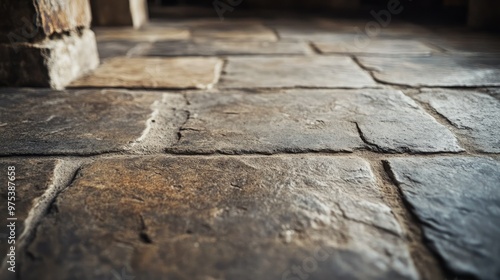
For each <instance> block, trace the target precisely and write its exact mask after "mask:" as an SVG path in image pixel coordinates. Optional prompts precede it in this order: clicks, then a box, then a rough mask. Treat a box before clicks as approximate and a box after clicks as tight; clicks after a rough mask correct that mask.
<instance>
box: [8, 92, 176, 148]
mask: <svg viewBox="0 0 500 280" xmlns="http://www.w3.org/2000/svg"><path fill="white" fill-rule="evenodd" d="M162 98H164V99H165V98H166V99H167V100H168V101H170V102H168V103H167V104H169V105H170V106H171V107H170V108H168V107H166V108H164V110H165V111H166V112H169V111H172V110H173V108H176V107H179V106H181V105H183V104H184V100H183V98H182V96H178V95H167V96H166V97H165V95H162V94H157V93H139V92H134V93H133V92H128V91H123V90H121V91H118V90H114V91H113V90H107V91H106V90H71V91H61V92H56V91H50V90H31V89H3V90H1V91H0V113H1V115H2V119H1V120H0V155H51V154H67V155H71V154H78V155H88V154H98V153H104V152H117V151H123V150H126V149H128V147H129V146H130V145H131V144H133V143H134V141H136V140H138V139H141V137H142V135H143V133H144V132H145V131H146V132H147V131H148V129H147V128H148V125H147V121H148V119H149V118H150V117H151V114H152V113H153V112H152V110H153V109H151V106H152V105H153V104H154V103H155V102H158V101H159V100H161V99H162ZM164 137H173V139H175V138H176V137H175V132H174V133H172V135H169V134H165V135H164ZM173 139H172V140H173Z"/></svg>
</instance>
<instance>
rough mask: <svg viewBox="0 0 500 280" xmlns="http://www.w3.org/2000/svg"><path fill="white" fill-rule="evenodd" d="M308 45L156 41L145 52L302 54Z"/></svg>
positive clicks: (176, 54)
mask: <svg viewBox="0 0 500 280" xmlns="http://www.w3.org/2000/svg"><path fill="white" fill-rule="evenodd" d="M307 51H308V50H307V45H306V44H302V43H297V42H262V41H247V42H242V41H191V42H181V41H178V42H168V41H167V42H156V43H154V44H153V45H152V47H151V48H150V49H149V50H147V51H146V52H145V55H150V56H183V55H194V56H196V55H202V56H211V55H252V54H260V55H263V54H269V55H272V54H274V55H279V54H283V55H294V54H296V55H301V54H305V53H306V52H307Z"/></svg>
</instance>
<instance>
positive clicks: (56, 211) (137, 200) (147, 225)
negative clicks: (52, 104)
mask: <svg viewBox="0 0 500 280" xmlns="http://www.w3.org/2000/svg"><path fill="white" fill-rule="evenodd" d="M229 170H230V172H228V171H229ZM89 221H92V222H91V225H90V224H89ZM28 253H29V254H30V256H31V257H29V258H25V259H24V261H25V264H26V265H24V266H22V267H21V269H22V272H21V273H22V276H23V279H40V275H43V276H44V277H45V279H67V278H76V279H108V278H112V276H113V275H114V274H118V275H120V272H125V274H126V275H131V276H133V277H137V278H138V279H139V278H140V279H242V280H245V279H263V280H267V279H294V278H293V277H295V278H297V275H296V274H294V273H293V272H292V271H291V270H292V269H293V267H294V266H298V267H299V269H300V270H301V272H299V273H305V274H306V275H307V276H308V277H309V278H308V279H338V278H342V279H416V278H417V277H418V276H417V273H416V271H415V269H414V267H413V264H412V261H411V258H410V257H409V254H408V249H407V246H406V244H405V243H404V242H403V238H402V233H401V229H400V227H399V225H398V224H397V222H396V220H395V218H394V216H393V214H392V212H391V209H390V208H389V207H388V206H387V205H386V204H384V202H383V200H382V198H381V193H380V191H379V190H378V187H377V186H376V183H375V178H374V175H373V174H372V172H371V171H370V167H369V165H368V163H367V162H365V161H364V160H361V159H359V158H345V157H338V158H329V157H286V158H283V157H274V158H271V157H244V158H234V157H218V158H203V157H185V158H184V157H180V158H179V157H176V158H171V157H160V158H129V159H115V160H103V161H98V162H95V163H93V164H91V165H90V166H87V167H84V168H83V169H82V170H81V172H80V174H79V175H78V176H77V178H76V179H75V181H74V182H73V184H72V185H71V186H70V187H69V188H67V190H66V191H65V192H64V193H62V194H61V195H60V196H59V197H58V199H57V201H56V202H55V204H54V206H53V209H52V211H50V212H49V214H48V216H47V217H46V218H45V219H44V220H43V221H42V223H41V224H40V226H39V227H38V228H37V234H36V236H35V239H34V240H33V242H32V243H31V244H30V246H29V247H28ZM302 267H303V268H302ZM287 273H289V274H288V275H287Z"/></svg>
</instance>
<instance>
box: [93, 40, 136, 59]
mask: <svg viewBox="0 0 500 280" xmlns="http://www.w3.org/2000/svg"><path fill="white" fill-rule="evenodd" d="M138 44H140V43H138V42H134V41H102V42H97V50H98V51H99V57H100V58H101V59H107V58H111V57H118V56H126V55H127V54H128V53H129V51H131V50H132V49H133V48H134V47H136V46H137V45H138Z"/></svg>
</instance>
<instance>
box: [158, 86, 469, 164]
mask: <svg viewBox="0 0 500 280" xmlns="http://www.w3.org/2000/svg"><path fill="white" fill-rule="evenodd" d="M187 98H188V100H189V103H190V105H189V106H188V107H187V108H186V109H187V110H189V112H190V117H189V119H188V121H187V122H186V124H185V125H184V126H183V127H182V128H181V131H180V136H181V138H180V140H179V142H178V143H177V144H176V145H174V146H172V148H169V149H167V150H168V151H169V152H173V153H188V154H192V153H201V154H211V153H223V154H244V153H264V154H274V153H299V152H340V151H353V150H356V149H362V148H369V149H373V150H376V151H382V152H395V153H402V152H410V153H418V152H422V153H427V152H429V153H432V152H457V151H461V150H462V149H461V148H460V147H459V146H458V144H457V140H456V139H455V137H454V136H453V135H452V133H451V132H450V131H448V130H447V129H446V128H445V127H444V126H442V125H441V124H439V123H438V122H437V121H436V120H434V119H433V118H432V117H431V116H429V115H428V114H426V113H425V112H424V111H423V110H422V109H421V108H420V107H418V105H417V104H416V103H415V102H414V101H413V100H411V99H410V98H408V97H406V96H405V95H403V94H402V93H401V92H399V91H392V90H357V91H348V90H336V91H335V90H329V91H319V90H291V91H286V92H282V93H265V94H248V93H245V92H221V93H199V92H196V93H190V94H187ZM359 131H360V132H361V133H362V137H363V139H364V141H363V140H362V139H361V137H360V134H359Z"/></svg>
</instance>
